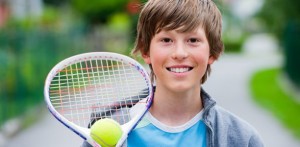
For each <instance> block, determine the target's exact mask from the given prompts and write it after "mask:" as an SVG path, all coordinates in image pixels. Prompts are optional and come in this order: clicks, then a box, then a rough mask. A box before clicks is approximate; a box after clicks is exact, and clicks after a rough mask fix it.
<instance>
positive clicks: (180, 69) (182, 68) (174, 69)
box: [167, 67, 193, 73]
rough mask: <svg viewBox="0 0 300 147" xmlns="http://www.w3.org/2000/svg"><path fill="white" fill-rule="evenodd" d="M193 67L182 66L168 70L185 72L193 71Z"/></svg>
mask: <svg viewBox="0 0 300 147" xmlns="http://www.w3.org/2000/svg"><path fill="white" fill-rule="evenodd" d="M192 69H193V67H181V68H167V70H168V71H171V72H175V73H184V72H188V71H191V70H192Z"/></svg>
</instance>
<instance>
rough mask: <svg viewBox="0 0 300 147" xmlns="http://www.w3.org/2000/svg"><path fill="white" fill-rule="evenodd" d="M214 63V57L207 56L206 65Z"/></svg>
mask: <svg viewBox="0 0 300 147" xmlns="http://www.w3.org/2000/svg"><path fill="white" fill-rule="evenodd" d="M215 61H216V58H215V57H214V56H209V58H208V64H209V65H211V64H213V63H214V62H215Z"/></svg>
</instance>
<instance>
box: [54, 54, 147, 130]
mask: <svg viewBox="0 0 300 147" xmlns="http://www.w3.org/2000/svg"><path fill="white" fill-rule="evenodd" d="M147 84H148V83H147V81H146V80H145V78H144V76H143V73H142V72H141V71H139V70H137V67H135V66H133V65H131V64H130V63H124V62H121V61H115V60H111V59H104V60H91V59H90V60H84V61H81V62H78V63H75V64H72V65H70V66H67V67H65V68H64V69H63V70H61V71H59V72H58V73H57V74H56V76H55V77H54V78H53V80H52V83H51V85H50V90H49V91H50V99H51V103H52V105H53V106H54V107H55V109H56V110H57V111H58V112H59V113H60V114H62V115H63V116H64V117H66V118H67V119H68V120H69V121H71V122H73V123H75V124H77V125H79V126H82V127H87V126H88V125H89V123H91V119H92V120H94V119H95V120H98V119H101V118H113V119H115V120H116V121H118V122H119V123H121V124H123V123H126V122H127V121H128V120H129V119H130V115H129V108H130V107H132V106H133V105H134V104H136V103H138V102H140V100H141V99H143V98H145V97H147V95H148V91H147V87H148V85H147ZM143 89H146V91H143ZM139 92H140V93H139Z"/></svg>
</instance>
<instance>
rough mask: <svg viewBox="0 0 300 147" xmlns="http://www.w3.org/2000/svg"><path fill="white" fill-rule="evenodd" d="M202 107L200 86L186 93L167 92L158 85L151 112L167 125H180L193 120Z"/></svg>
mask: <svg viewBox="0 0 300 147" xmlns="http://www.w3.org/2000/svg"><path fill="white" fill-rule="evenodd" d="M202 108H203V105H202V101H201V97H200V87H199V88H197V89H196V90H194V91H192V90H191V91H187V92H184V93H175V92H166V91H165V90H162V89H160V88H159V87H158V88H156V92H155V95H154V101H153V105H152V106H151V108H150V113H151V114H152V115H153V116H154V117H155V118H156V119H158V120H159V121H160V122H162V123H164V124H166V125H170V126H178V125H182V124H184V123H186V122H187V121H189V120H191V119H192V118H193V117H194V116H195V115H197V114H198V113H199V112H200V111H201V110H202Z"/></svg>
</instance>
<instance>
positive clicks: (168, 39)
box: [161, 38, 172, 43]
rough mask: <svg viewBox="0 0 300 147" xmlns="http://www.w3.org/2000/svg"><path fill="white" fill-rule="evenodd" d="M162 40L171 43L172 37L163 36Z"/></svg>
mask: <svg viewBox="0 0 300 147" xmlns="http://www.w3.org/2000/svg"><path fill="white" fill-rule="evenodd" d="M161 41H162V42H165V43H170V42H172V40H171V39H170V38H163V39H162V40H161Z"/></svg>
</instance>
